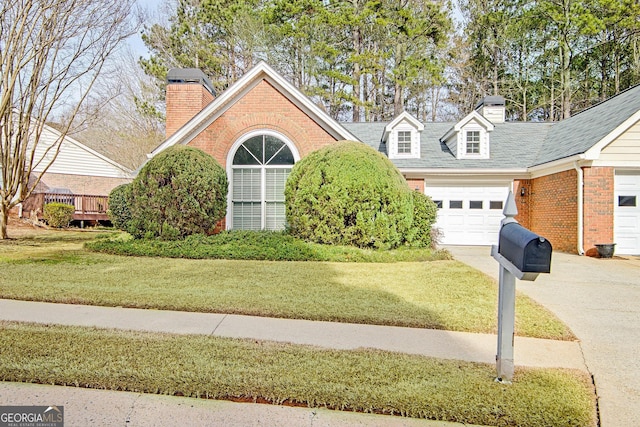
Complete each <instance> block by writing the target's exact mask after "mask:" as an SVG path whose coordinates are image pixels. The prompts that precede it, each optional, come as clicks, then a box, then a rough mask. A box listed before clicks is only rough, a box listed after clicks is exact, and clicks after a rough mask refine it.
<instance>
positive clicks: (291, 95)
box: [150, 61, 356, 157]
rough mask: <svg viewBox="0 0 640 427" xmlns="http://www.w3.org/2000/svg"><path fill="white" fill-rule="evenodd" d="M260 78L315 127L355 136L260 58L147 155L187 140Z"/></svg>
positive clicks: (337, 135) (338, 136) (336, 134)
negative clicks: (253, 65) (258, 61)
mask: <svg viewBox="0 0 640 427" xmlns="http://www.w3.org/2000/svg"><path fill="white" fill-rule="evenodd" d="M262 80H265V81H267V82H268V83H269V84H271V85H272V86H273V87H275V88H276V89H277V90H278V91H279V92H280V93H282V94H283V95H284V96H285V97H286V98H287V99H288V100H289V101H291V102H292V103H293V104H295V105H296V106H297V107H298V108H300V110H302V111H303V112H304V113H305V114H307V115H308V116H309V117H311V118H312V119H313V120H314V121H315V122H316V123H318V125H319V126H321V127H322V128H323V129H324V130H325V131H326V132H327V133H329V134H330V135H331V136H333V137H334V138H336V139H337V140H342V139H348V140H354V139H356V138H355V136H353V135H352V134H351V133H350V132H349V131H347V130H346V129H345V128H344V127H343V126H342V125H340V123H338V122H337V121H335V120H334V119H332V118H331V117H330V116H329V115H328V114H327V113H326V112H324V110H322V109H321V108H320V107H318V106H317V105H316V104H314V103H313V101H311V100H310V99H309V98H308V97H307V96H306V95H304V94H303V93H302V92H301V91H300V90H298V89H297V88H296V87H295V86H293V85H292V84H291V83H289V82H288V81H287V80H285V79H284V77H282V76H281V75H280V74H278V73H277V72H276V71H275V70H274V69H273V68H271V67H270V66H269V65H267V64H266V63H265V62H264V61H263V62H260V63H259V64H258V65H256V66H255V67H253V68H252V69H251V70H249V71H248V72H247V73H245V74H244V75H243V76H242V77H240V79H238V80H237V81H236V82H235V83H234V84H232V85H231V86H229V87H228V88H227V89H226V90H225V91H224V92H222V93H221V94H220V96H218V97H217V98H215V99H214V100H213V101H212V102H211V103H210V104H209V105H207V106H206V107H204V108H203V109H202V111H200V112H199V113H198V114H196V115H195V116H194V117H193V118H192V119H191V120H189V121H188V122H187V123H186V124H185V125H184V126H182V127H181V128H180V129H178V131H176V133H174V134H173V135H172V136H170V137H169V138H168V139H167V140H165V141H164V142H163V143H162V144H160V145H159V146H158V147H156V149H155V150H153V152H152V153H151V154H150V156H151V157H152V156H154V155H155V154H157V153H159V152H160V151H162V150H164V149H165V148H167V147H170V146H172V145H175V144H186V143H188V142H189V141H191V140H192V139H193V138H195V137H196V136H197V135H198V134H199V133H200V132H202V131H203V130H205V129H206V128H207V127H208V126H209V125H210V124H211V123H213V122H214V121H215V120H216V119H217V118H218V117H220V116H221V115H222V114H223V113H224V112H225V111H226V110H228V109H229V108H230V107H231V106H232V105H233V104H234V103H236V102H237V101H238V100H239V99H241V98H242V97H243V96H244V95H245V94H246V93H247V92H249V91H250V90H251V89H253V88H254V87H255V86H257V85H258V83H260V82H261V81H262Z"/></svg>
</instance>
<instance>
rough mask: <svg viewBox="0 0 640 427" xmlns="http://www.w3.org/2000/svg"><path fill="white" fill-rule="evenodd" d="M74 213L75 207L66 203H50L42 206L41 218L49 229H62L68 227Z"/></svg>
mask: <svg viewBox="0 0 640 427" xmlns="http://www.w3.org/2000/svg"><path fill="white" fill-rule="evenodd" d="M75 211H76V208H75V206H73V205H68V204H66V203H59V202H51V203H47V204H46V205H44V211H43V212H42V216H43V217H44V219H45V220H46V221H47V224H49V226H50V227H53V228H63V227H68V226H69V224H71V221H72V220H73V213H74V212H75Z"/></svg>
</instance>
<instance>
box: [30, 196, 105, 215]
mask: <svg viewBox="0 0 640 427" xmlns="http://www.w3.org/2000/svg"><path fill="white" fill-rule="evenodd" d="M30 199H31V200H30V203H29V204H30V205H31V206H30V207H31V209H32V210H35V211H37V212H38V217H39V218H41V217H42V212H44V206H45V205H46V204H48V203H52V202H58V203H66V204H68V205H73V206H75V208H76V210H75V212H74V213H73V220H74V221H108V220H109V217H108V216H107V209H109V197H108V196H96V195H89V194H63V193H38V194H32V195H31V197H30Z"/></svg>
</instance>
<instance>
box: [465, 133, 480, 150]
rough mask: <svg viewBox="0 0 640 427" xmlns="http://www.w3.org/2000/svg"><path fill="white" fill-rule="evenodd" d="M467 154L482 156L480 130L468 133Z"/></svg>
mask: <svg viewBox="0 0 640 427" xmlns="http://www.w3.org/2000/svg"><path fill="white" fill-rule="evenodd" d="M465 153H466V154H470V155H474V154H476V155H477V154H480V131H479V130H470V131H467V141H466V149H465Z"/></svg>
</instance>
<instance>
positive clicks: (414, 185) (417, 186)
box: [405, 177, 424, 194]
mask: <svg viewBox="0 0 640 427" xmlns="http://www.w3.org/2000/svg"><path fill="white" fill-rule="evenodd" d="M405 179H407V177H405ZM407 184H409V188H410V189H412V190H416V191H419V192H421V193H422V194H424V179H411V178H409V179H407Z"/></svg>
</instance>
